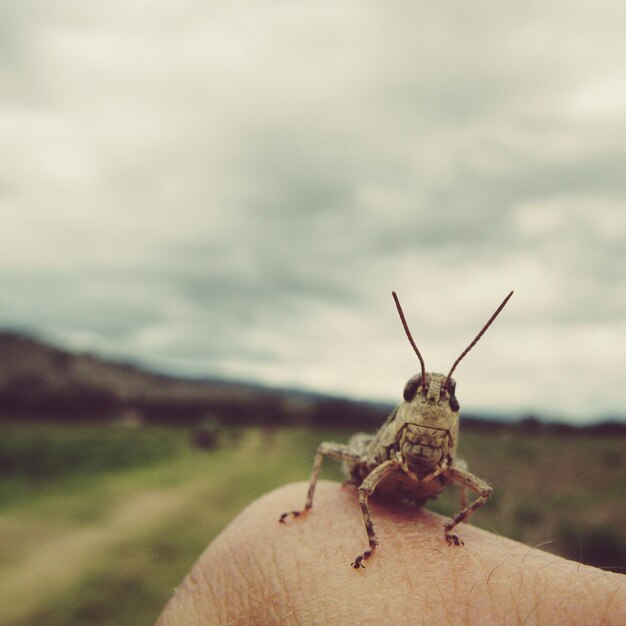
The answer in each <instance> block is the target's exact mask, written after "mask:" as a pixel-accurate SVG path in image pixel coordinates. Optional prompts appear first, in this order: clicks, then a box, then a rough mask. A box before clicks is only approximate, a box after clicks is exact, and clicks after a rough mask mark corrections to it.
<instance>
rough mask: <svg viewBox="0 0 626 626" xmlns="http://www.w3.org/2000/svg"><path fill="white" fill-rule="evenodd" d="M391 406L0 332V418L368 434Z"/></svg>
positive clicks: (530, 424)
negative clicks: (201, 374) (210, 423)
mask: <svg viewBox="0 0 626 626" xmlns="http://www.w3.org/2000/svg"><path fill="white" fill-rule="evenodd" d="M392 408H393V406H392V405H385V404H376V403H371V402H365V401H358V400H351V399H344V398H336V397H331V396H326V395H322V394H315V393H308V392H304V391H299V390H289V389H269V388H266V387H262V386H260V385H256V384H247V383H240V382H231V381H224V380H190V379H183V378H175V377H173V376H164V375H160V374H154V373H150V372H147V371H144V370H141V369H140V368H138V367H135V366H133V365H129V364H126V363H115V362H112V361H107V360H105V359H102V358H99V357H96V356H94V355H92V354H78V353H73V352H70V351H67V350H62V349H59V348H56V347H53V346H51V345H49V344H47V343H45V342H43V341H40V340H38V339H35V338H33V337H29V336H26V335H23V334H19V333H14V332H9V331H0V419H3V418H4V419H6V418H20V419H31V420H80V421H105V420H106V421H108V420H111V419H125V420H134V421H140V422H166V423H170V424H187V423H197V422H201V421H203V420H206V419H211V420H214V421H217V422H220V423H223V424H230V425H237V424H264V425H267V426H269V425H282V424H291V425H298V424H299V425H311V426H332V427H345V428H352V429H354V430H355V431H356V430H366V431H373V430H375V429H376V428H378V426H380V424H382V422H383V421H384V419H385V418H386V416H387V415H388V414H389V412H390V411H391V409H392ZM511 428H514V429H518V430H522V431H524V432H536V431H538V430H540V429H541V430H545V429H550V430H552V431H580V432H585V433H598V434H605V435H607V434H613V435H617V436H623V435H625V434H626V424H625V423H624V422H623V420H617V419H616V420H614V421H609V422H603V423H599V424H598V423H596V424H593V425H590V426H586V427H582V428H575V427H573V426H569V425H566V424H550V423H546V422H545V421H543V420H541V419H538V418H537V417H535V416H528V417H526V418H525V419H522V420H520V421H518V422H511V421H510V420H506V421H500V420H497V419H493V418H489V419H484V418H480V417H476V416H472V415H467V414H464V415H463V429H465V430H488V431H490V432H493V431H495V430H501V429H511Z"/></svg>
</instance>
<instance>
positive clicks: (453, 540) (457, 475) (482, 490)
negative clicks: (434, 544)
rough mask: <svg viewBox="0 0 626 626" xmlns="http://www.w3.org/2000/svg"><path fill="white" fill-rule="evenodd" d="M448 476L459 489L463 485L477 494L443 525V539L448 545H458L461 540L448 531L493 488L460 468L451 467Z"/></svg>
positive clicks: (469, 513) (482, 500)
mask: <svg viewBox="0 0 626 626" xmlns="http://www.w3.org/2000/svg"><path fill="white" fill-rule="evenodd" d="M449 475H450V478H451V479H452V480H453V481H454V482H457V483H459V484H460V485H461V489H462V490H463V492H464V490H465V487H467V488H468V489H471V490H472V491H474V492H475V493H477V494H478V498H476V500H474V502H472V503H471V504H469V505H465V506H463V508H461V510H460V511H459V512H458V513H457V514H456V515H455V517H453V518H452V519H451V520H450V521H449V522H446V523H445V524H444V525H443V526H444V533H445V539H446V541H447V542H448V545H449V546H451V545H455V546H460V545H463V542H462V541H461V540H460V539H459V538H458V536H457V535H452V534H450V531H451V530H452V529H453V528H454V527H455V526H456V525H457V524H459V523H461V522H462V521H464V520H466V519H467V518H468V517H469V516H470V515H471V514H472V513H473V512H474V511H475V510H476V509H478V508H480V507H481V506H482V505H483V504H485V502H487V500H488V499H489V497H490V496H491V494H492V493H493V489H492V488H491V487H490V486H489V485H488V484H487V483H486V482H485V481H484V480H482V479H481V478H478V476H474V474H470V472H465V471H463V470H460V469H456V468H452V469H451V470H450V474H449Z"/></svg>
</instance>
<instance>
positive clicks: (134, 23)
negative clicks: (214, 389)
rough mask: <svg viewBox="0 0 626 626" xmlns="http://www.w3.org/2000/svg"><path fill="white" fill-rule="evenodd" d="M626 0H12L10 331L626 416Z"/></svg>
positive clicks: (8, 78)
mask: <svg viewBox="0 0 626 626" xmlns="http://www.w3.org/2000/svg"><path fill="white" fill-rule="evenodd" d="M624 24H626V3H624V2H623V1H621V0H620V1H609V0H596V1H595V2H592V3H591V2H575V1H572V0H564V1H560V0H544V1H543V2H541V3H532V4H531V3H526V2H524V3H517V2H488V1H485V0H480V1H474V2H472V3H447V2H415V1H411V2H405V1H398V2H394V3H391V4H390V3H381V2H364V1H363V0H358V1H356V0H355V1H350V0H342V1H341V2H336V1H333V2H326V1H320V2H298V1H289V2H287V1H280V0H266V1H265V2H249V1H242V2H236V1H235V2H211V1H207V0H202V1H200V0H197V1H196V0H169V1H158V0H154V1H152V2H146V1H145V0H107V1H106V2H104V1H96V0H93V1H90V2H85V1H84V0H64V1H63V0H59V1H51V0H40V1H37V0H32V1H28V0H3V2H2V3H1V4H0V164H1V165H0V215H1V217H2V221H1V228H0V325H1V326H3V327H5V328H18V329H22V330H28V331H30V332H36V333H38V334H39V335H41V336H42V337H44V338H48V339H51V340H54V341H56V342H58V343H60V344H61V345H66V346H70V347H73V348H78V349H81V350H91V351H95V352H97V353H100V354H104V355H107V356H121V357H124V358H126V359H132V360H134V361H135V362H138V363H142V364H145V365H148V366H151V367H153V368H156V369H158V370H160V371H167V372H171V373H175V374H193V375H195V376H219V377H225V378H234V379H245V380H250V381H258V382H261V383H267V384H271V385H280V386H296V387H303V388H306V389H311V390H316V391H323V392H330V393H334V394H342V395H343V394H347V395H353V396H357V397H361V398H369V399H382V400H390V401H397V400H399V399H400V398H401V393H402V387H403V385H404V383H405V381H406V379H407V378H408V377H409V376H411V375H412V374H413V373H415V372H416V371H417V370H418V369H419V364H418V362H417V358H416V356H415V354H414V353H413V351H412V349H411V347H410V345H409V344H408V342H407V340H406V338H405V335H404V332H403V330H402V326H401V324H400V321H399V319H398V316H397V313H396V311H395V307H394V304H393V300H392V298H391V290H392V289H395V290H396V291H397V292H398V294H399V296H400V299H401V302H402V304H403V307H404V311H405V314H406V317H407V319H408V321H409V324H410V326H411V329H412V333H413V336H414V338H415V340H416V342H417V344H418V345H419V346H420V349H421V351H422V354H423V355H424V358H425V361H426V367H427V369H428V370H431V371H438V372H443V373H446V372H447V371H448V369H449V368H450V366H451V364H452V362H453V361H454V359H455V358H456V357H457V356H458V355H459V354H460V353H461V351H462V350H463V349H464V348H465V347H466V345H467V344H468V343H469V342H470V341H471V339H472V338H473V337H474V335H475V334H476V333H477V332H478V330H479V329H480V327H481V326H482V325H483V323H484V322H485V321H486V320H487V319H488V317H489V316H490V315H491V313H492V312H493V310H495V308H496V307H497V305H498V304H499V303H500V301H501V300H502V299H503V298H504V296H505V295H506V294H507V293H508V292H509V291H510V290H511V289H514V290H515V295H514V296H513V298H512V299H511V301H510V302H509V304H508V305H507V307H506V308H505V309H504V311H503V312H502V314H501V315H500V317H499V318H498V320H497V321H496V322H495V323H494V325H493V326H492V327H491V329H490V330H489V331H488V333H487V334H486V335H485V336H484V337H483V339H482V340H481V341H480V342H479V344H478V345H477V346H476V347H475V348H474V350H473V351H472V352H471V353H470V354H469V355H468V356H467V357H466V358H465V360H464V361H463V362H462V363H461V364H460V365H459V367H458V369H457V370H456V373H455V377H456V379H457V383H458V386H457V391H458V397H459V401H460V403H461V407H462V410H463V409H465V410H468V411H470V410H471V411H477V410H490V411H511V412H526V411H535V412H540V413H542V414H544V413H545V414H548V415H550V416H551V417H558V418H562V419H575V420H588V419H593V418H598V417H605V416H607V415H610V414H616V415H620V416H623V415H624V414H625V410H624V392H625V388H626V385H625V384H624V382H623V376H624V371H625V370H626V353H625V346H626V286H625V277H626V38H625V37H624Z"/></svg>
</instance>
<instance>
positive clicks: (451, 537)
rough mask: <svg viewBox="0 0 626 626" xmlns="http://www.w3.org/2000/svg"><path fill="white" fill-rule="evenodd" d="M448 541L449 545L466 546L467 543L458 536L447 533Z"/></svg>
mask: <svg viewBox="0 0 626 626" xmlns="http://www.w3.org/2000/svg"><path fill="white" fill-rule="evenodd" d="M446 541H447V542H448V545H449V546H464V545H465V544H464V543H463V542H462V541H461V540H460V539H459V538H458V537H457V536H456V535H450V534H448V533H446Z"/></svg>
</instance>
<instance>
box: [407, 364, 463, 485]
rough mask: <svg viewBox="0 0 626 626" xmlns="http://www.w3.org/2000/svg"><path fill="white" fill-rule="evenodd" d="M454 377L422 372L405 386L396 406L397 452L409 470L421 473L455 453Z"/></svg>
mask: <svg viewBox="0 0 626 626" xmlns="http://www.w3.org/2000/svg"><path fill="white" fill-rule="evenodd" d="M455 387H456V383H455V382H454V379H452V378H448V377H446V376H444V375H443V374H435V373H430V374H426V376H425V384H424V380H423V379H422V375H421V374H417V375H416V376H413V377H412V378H410V379H409V380H408V382H407V384H406V385H405V387H404V402H403V403H402V404H401V405H400V407H398V417H399V418H400V419H399V422H400V423H401V424H402V431H401V432H400V433H399V434H400V452H401V454H402V457H403V458H404V459H405V462H406V463H407V465H408V466H409V467H411V468H412V470H411V471H413V472H415V473H418V474H421V473H423V472H428V471H431V470H434V469H436V468H437V467H442V466H445V465H446V464H448V463H449V462H450V460H451V459H452V458H453V457H454V454H455V448H456V441H457V436H458V432H459V403H458V402H457V399H456V397H455V395H454V393H455Z"/></svg>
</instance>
